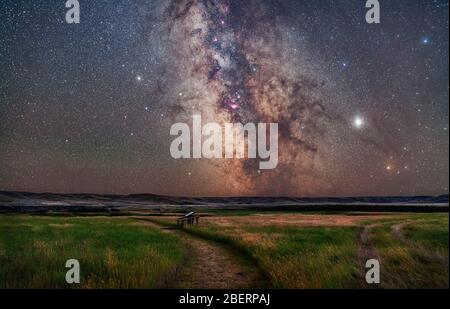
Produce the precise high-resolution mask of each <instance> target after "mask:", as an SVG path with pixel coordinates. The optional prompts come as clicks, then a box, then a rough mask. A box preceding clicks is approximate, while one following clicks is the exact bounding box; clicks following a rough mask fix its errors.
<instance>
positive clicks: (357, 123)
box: [353, 116, 364, 129]
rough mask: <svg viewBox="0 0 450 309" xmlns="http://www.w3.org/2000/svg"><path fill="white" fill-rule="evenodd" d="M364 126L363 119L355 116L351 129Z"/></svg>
mask: <svg viewBox="0 0 450 309" xmlns="http://www.w3.org/2000/svg"><path fill="white" fill-rule="evenodd" d="M363 126H364V119H363V118H362V117H361V116H356V117H355V118H354V119H353V127H355V128H356V129H361V128H362V127H363Z"/></svg>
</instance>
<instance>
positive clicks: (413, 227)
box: [371, 214, 449, 288]
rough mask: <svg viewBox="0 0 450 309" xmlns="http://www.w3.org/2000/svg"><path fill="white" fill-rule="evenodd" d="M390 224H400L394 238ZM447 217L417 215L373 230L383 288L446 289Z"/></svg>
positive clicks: (372, 241)
mask: <svg viewBox="0 0 450 309" xmlns="http://www.w3.org/2000/svg"><path fill="white" fill-rule="evenodd" d="M393 224H403V228H402V235H403V237H394V236H393V235H392V230H391V227H392V225H393ZM448 234H449V228H448V215H442V214H416V215H409V216H408V217H407V218H405V219H404V220H401V221H399V220H397V222H383V223H382V224H381V225H379V226H377V227H375V228H374V229H373V231H372V235H371V243H372V245H373V246H374V247H375V248H376V250H377V253H378V255H379V258H380V265H381V277H382V279H381V281H382V286H383V287H385V288H448V285H449V268H448V255H449V249H448Z"/></svg>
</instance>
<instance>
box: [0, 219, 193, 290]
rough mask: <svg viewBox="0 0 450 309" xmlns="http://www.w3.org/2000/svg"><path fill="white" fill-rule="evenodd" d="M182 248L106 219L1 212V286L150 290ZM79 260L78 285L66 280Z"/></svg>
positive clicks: (168, 238)
mask: <svg viewBox="0 0 450 309" xmlns="http://www.w3.org/2000/svg"><path fill="white" fill-rule="evenodd" d="M183 253H184V246H183V245H182V244H181V243H180V242H179V240H178V239H177V238H175V237H174V236H172V235H168V234H162V233H161V232H160V231H158V230H157V229H156V228H154V227H151V226H144V225H141V226H137V225H136V224H135V221H134V220H128V219H123V218H111V217H49V216H46V217H33V216H25V215H2V216H0V288H155V287H158V286H159V285H160V284H161V283H162V281H163V280H164V279H165V277H167V276H168V274H170V272H171V271H172V270H173V269H174V268H175V267H176V266H177V264H178V263H179V262H180V260H181V259H182V257H183ZM68 259H77V260H78V261H79V262H80V269H81V283H80V284H74V285H69V284H67V283H66V281H65V274H66V272H67V270H68V269H66V268H65V262H66V260H68Z"/></svg>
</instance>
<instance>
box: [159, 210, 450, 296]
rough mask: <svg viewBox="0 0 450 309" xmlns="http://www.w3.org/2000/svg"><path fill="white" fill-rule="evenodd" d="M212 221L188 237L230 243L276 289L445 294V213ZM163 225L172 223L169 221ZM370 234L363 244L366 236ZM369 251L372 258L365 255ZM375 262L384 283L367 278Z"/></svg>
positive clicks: (270, 216)
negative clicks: (372, 260) (253, 262)
mask: <svg viewBox="0 0 450 309" xmlns="http://www.w3.org/2000/svg"><path fill="white" fill-rule="evenodd" d="M221 215H222V216H221V217H209V218H205V219H204V220H203V221H202V224H200V225H199V226H194V227H192V228H188V229H187V230H188V232H190V233H193V234H197V235H200V236H202V237H205V238H209V239H214V240H217V241H221V242H224V243H228V244H232V245H233V246H235V247H236V248H237V249H239V250H243V251H245V252H246V253H248V254H249V255H251V256H252V257H253V258H254V259H256V260H257V261H258V263H259V264H260V266H261V267H262V268H263V269H264V270H265V271H266V273H267V274H268V275H269V277H270V279H271V281H272V283H273V285H274V287H276V288H367V287H380V288H435V287H441V288H442V287H444V288H446V287H448V285H449V283H448V254H449V251H448V233H449V230H448V214H378V215H364V214H352V213H349V214H311V213H309V214H298V213H297V214H295V213H290V214H267V213H266V214H257V213H253V214H247V213H246V214H242V216H236V215H235V214H232V215H231V216H227V215H225V214H224V213H221ZM158 220H160V221H162V222H165V223H166V224H171V220H168V219H161V218H159V219H158ZM363 233H365V234H367V240H366V243H362V240H361V237H362V236H361V235H362V234H363ZM366 247H367V248H369V250H368V251H369V252H370V253H369V256H367V257H366V256H361V254H360V252H361V251H364V250H363V249H367V248H366ZM369 258H377V259H378V260H379V261H380V265H381V278H382V279H381V284H380V285H378V286H369V285H368V284H367V283H366V282H365V279H364V275H365V271H366V269H365V261H366V260H367V259H369Z"/></svg>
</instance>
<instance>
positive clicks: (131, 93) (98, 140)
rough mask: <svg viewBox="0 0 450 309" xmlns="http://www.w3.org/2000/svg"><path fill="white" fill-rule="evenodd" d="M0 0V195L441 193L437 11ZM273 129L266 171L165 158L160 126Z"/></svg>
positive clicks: (340, 4)
mask: <svg viewBox="0 0 450 309" xmlns="http://www.w3.org/2000/svg"><path fill="white" fill-rule="evenodd" d="M380 2H381V23H380V24H367V23H366V21H365V14H366V11H367V9H366V8H365V1H363V0H357V1H356V0H320V1H316V0H314V1H313V0H305V1H298V0H246V1H243V0H136V1H122V0H116V1H107V0H95V1H82V0H81V1H80V4H81V20H80V24H67V23H66V21H65V14H66V10H67V9H66V8H65V1H63V0H57V1H56V0H45V1H44V0H33V1H27V0H22V1H17V0H1V10H0V64H1V70H0V190H20V191H33V192H57V193H75V192H78V193H81V192H83V193H115V194H129V193H154V194H170V195H188V196H238V195H239V196H245V195H251V196H257V195H261V196H279V195H285V196H369V195H419V194H432V195H437V194H445V193H448V184H449V159H448V155H449V136H448V125H449V120H448V100H449V80H448V79H449V71H448V60H449V57H448V54H449V32H448V31H449V28H448V26H449V25H448V18H449V17H448V16H449V15H448V14H449V11H448V10H449V5H448V0H389V1H380ZM194 114H200V115H202V118H203V120H204V122H209V121H214V122H217V123H225V122H234V123H236V122H241V123H248V122H254V123H256V122H266V123H267V122H276V123H278V124H279V156H280V158H279V164H278V166H277V168H276V169H274V170H259V169H258V162H259V160H255V159H227V160H225V159H215V160H208V159H191V160H188V159H183V160H175V159H173V158H172V157H171V156H170V152H169V149H170V143H171V141H172V140H173V138H174V137H172V136H170V134H169V131H170V127H171V125H172V124H173V123H175V122H179V121H182V122H187V123H189V121H190V120H191V119H192V115H194Z"/></svg>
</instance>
